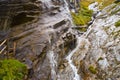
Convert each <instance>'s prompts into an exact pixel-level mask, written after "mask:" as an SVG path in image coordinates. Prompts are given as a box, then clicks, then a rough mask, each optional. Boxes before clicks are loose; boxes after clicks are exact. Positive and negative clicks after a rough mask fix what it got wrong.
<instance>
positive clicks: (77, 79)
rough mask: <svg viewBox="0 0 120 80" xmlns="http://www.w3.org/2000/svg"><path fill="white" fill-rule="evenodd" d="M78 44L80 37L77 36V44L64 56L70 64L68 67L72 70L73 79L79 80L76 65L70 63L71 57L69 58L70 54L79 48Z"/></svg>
mask: <svg viewBox="0 0 120 80" xmlns="http://www.w3.org/2000/svg"><path fill="white" fill-rule="evenodd" d="M79 44H80V37H78V36H77V46H76V48H75V49H74V50H73V51H71V52H70V53H69V55H68V56H67V57H66V59H67V60H68V63H69V65H70V67H71V68H72V70H73V72H74V78H73V80H80V76H79V74H78V73H77V72H78V70H77V68H76V66H75V65H74V64H73V63H72V59H71V57H72V55H73V54H74V53H75V52H76V51H77V50H78V49H79V47H80V45H79Z"/></svg>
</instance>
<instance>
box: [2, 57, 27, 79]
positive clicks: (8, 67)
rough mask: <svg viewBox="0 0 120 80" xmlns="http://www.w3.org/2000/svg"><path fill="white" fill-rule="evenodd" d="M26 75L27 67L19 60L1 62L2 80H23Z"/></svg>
mask: <svg viewBox="0 0 120 80" xmlns="http://www.w3.org/2000/svg"><path fill="white" fill-rule="evenodd" d="M26 74H27V67H26V65H25V64H23V63H21V62H19V61H18V60H14V59H8V60H1V61H0V80H23V79H24V77H25V75H26Z"/></svg>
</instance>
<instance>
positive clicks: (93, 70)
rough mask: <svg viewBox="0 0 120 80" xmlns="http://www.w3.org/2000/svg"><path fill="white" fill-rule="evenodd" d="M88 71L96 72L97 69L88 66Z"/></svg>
mask: <svg viewBox="0 0 120 80" xmlns="http://www.w3.org/2000/svg"><path fill="white" fill-rule="evenodd" d="M88 69H89V71H90V72H91V73H93V74H96V73H97V70H96V69H95V68H94V67H93V66H89V68H88Z"/></svg>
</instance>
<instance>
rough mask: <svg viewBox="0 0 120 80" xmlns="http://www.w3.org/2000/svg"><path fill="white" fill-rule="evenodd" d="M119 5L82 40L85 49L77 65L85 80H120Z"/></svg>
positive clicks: (76, 58)
mask: <svg viewBox="0 0 120 80" xmlns="http://www.w3.org/2000/svg"><path fill="white" fill-rule="evenodd" d="M119 9H120V6H119V4H111V5H109V6H108V7H106V8H104V9H103V10H102V11H101V12H99V13H98V14H97V15H96V19H95V20H94V22H93V23H92V25H91V26H89V28H88V31H87V32H85V33H84V35H82V36H81V37H82V38H83V40H82V38H81V40H82V42H81V44H79V45H81V47H80V48H79V50H78V51H77V52H76V53H74V55H73V61H74V64H75V65H76V66H77V67H78V69H79V74H80V75H81V77H82V79H83V80H119V79H120V74H119V73H120V64H119V62H120V61H119V58H120V52H119V51H120V37H119V36H120V27H116V26H115V23H116V22H117V21H119V20H120V15H119Z"/></svg>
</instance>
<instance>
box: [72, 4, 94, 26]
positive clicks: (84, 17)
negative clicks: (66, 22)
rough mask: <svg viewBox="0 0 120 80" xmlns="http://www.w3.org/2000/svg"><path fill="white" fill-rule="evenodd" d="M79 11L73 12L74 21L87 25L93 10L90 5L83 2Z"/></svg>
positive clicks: (78, 24)
mask: <svg viewBox="0 0 120 80" xmlns="http://www.w3.org/2000/svg"><path fill="white" fill-rule="evenodd" d="M80 5H81V7H80V9H79V11H78V13H71V14H72V17H73V21H74V23H75V24H76V25H77V26H80V25H86V24H87V23H88V22H89V21H90V20H91V16H92V13H93V11H92V10H89V9H88V6H87V7H86V6H84V5H83V4H82V3H81V4H80Z"/></svg>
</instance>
